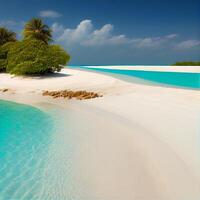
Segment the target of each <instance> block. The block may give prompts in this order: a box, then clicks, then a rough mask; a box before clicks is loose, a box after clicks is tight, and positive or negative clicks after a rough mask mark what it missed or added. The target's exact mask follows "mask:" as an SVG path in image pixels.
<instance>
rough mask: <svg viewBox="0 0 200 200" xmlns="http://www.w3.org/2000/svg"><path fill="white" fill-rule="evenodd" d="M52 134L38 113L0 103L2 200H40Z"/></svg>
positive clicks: (49, 124)
mask: <svg viewBox="0 0 200 200" xmlns="http://www.w3.org/2000/svg"><path fill="white" fill-rule="evenodd" d="M51 130H53V129H52V119H51V117H49V116H48V115H47V114H46V113H44V112H42V111H40V110H39V109H36V108H34V107H31V106H26V105H21V104H16V103H11V102H7V101H0V200H21V199H23V200H31V199H35V200H36V199H41V198H40V196H41V189H42V181H41V180H43V179H44V178H45V171H44V166H45V165H46V162H47V159H46V158H47V152H48V146H49V143H51V138H52V137H51V136H52V131H51ZM45 199H46V198H45ZM45 199H44V200H45Z"/></svg>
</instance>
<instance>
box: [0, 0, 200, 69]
mask: <svg viewBox="0 0 200 200" xmlns="http://www.w3.org/2000/svg"><path fill="white" fill-rule="evenodd" d="M0 5H1V6H0V13H1V16H0V26H6V27H8V28H10V29H12V30H14V31H16V32H17V33H18V37H19V38H20V33H21V30H22V28H23V24H24V22H26V21H27V20H29V19H30V18H32V17H42V18H43V19H44V20H45V22H46V23H47V24H48V25H49V26H50V27H51V28H52V29H53V30H54V42H55V43H59V44H61V45H62V46H63V47H64V48H65V49H66V50H67V51H68V52H69V53H70V55H71V56H72V60H71V63H70V64H72V65H73V64H74V65H93V64H94V65H102V64H149V65H151V64H156V65H163V64H172V63H174V62H176V61H180V60H181V61H182V60H200V12H199V10H200V1H199V0H190V1H189V0H182V1H179V0H177V1H176V0H173V1H172V0H168V1H167V0H160V1H158V0H148V1H147V0H146V1H144V0H123V1H119V0H84V1H83V0H57V1H55V0H48V1H47V0H42V1H41V0H40V1H39V0H34V1H33V0H29V1H25V0H15V1H13V0H10V1H8V0H0Z"/></svg>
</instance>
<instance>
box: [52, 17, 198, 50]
mask: <svg viewBox="0 0 200 200" xmlns="http://www.w3.org/2000/svg"><path fill="white" fill-rule="evenodd" d="M52 29H53V31H54V33H55V35H56V38H55V40H56V41H58V42H60V43H63V44H65V45H66V46H68V47H69V46H73V45H81V46H102V45H122V44H126V45H129V46H132V47H136V48H158V47H173V46H174V45H177V41H176V38H177V37H178V34H175V33H172V34H168V35H164V36H159V37H144V38H131V37H127V36H126V35H125V34H120V35H116V34H114V33H113V32H114V26H113V25H112V24H105V25H103V26H102V27H101V28H99V29H95V28H94V26H93V24H92V21H91V20H89V19H86V20H83V21H81V22H80V23H79V24H78V25H77V26H76V27H75V28H74V29H71V28H65V27H64V26H62V25H60V24H58V23H54V24H53V25H52ZM197 43H198V41H196V40H188V41H185V42H182V43H180V44H179V46H194V45H197Z"/></svg>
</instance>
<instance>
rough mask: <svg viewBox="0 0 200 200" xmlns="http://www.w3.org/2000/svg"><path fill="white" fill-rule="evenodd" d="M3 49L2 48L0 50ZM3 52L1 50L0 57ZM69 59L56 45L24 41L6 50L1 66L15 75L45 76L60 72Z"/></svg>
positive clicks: (30, 40) (38, 41) (37, 41)
mask: <svg viewBox="0 0 200 200" xmlns="http://www.w3.org/2000/svg"><path fill="white" fill-rule="evenodd" d="M6 45H7V44H6ZM4 48H5V47H4V46H3V47H2V48H1V49H4ZM5 51H6V50H4V51H3V50H2V57H3V53H4V52H5ZM0 52H1V51H0ZM5 55H6V56H5ZM69 59H70V56H69V55H68V54H67V53H66V52H65V51H64V50H63V49H62V48H61V47H60V46H58V45H47V44H45V43H44V42H43V41H41V40H33V39H26V40H23V41H18V42H15V43H13V44H12V45H10V46H9V48H7V53H6V54H4V59H2V60H3V61H2V62H3V64H2V66H4V68H6V71H7V72H9V73H11V74H16V75H29V74H32V75H34V74H45V73H49V72H58V71H60V70H61V68H62V65H66V64H67V62H68V61H69ZM0 66H1V64H0Z"/></svg>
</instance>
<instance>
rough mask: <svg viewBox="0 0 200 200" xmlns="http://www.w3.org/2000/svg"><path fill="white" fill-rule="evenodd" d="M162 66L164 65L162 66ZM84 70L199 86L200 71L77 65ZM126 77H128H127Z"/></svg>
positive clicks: (190, 86)
mask: <svg viewBox="0 0 200 200" xmlns="http://www.w3.org/2000/svg"><path fill="white" fill-rule="evenodd" d="M163 67H164V66H163ZM79 68H80V69H84V70H93V71H96V72H101V73H106V74H110V75H113V76H115V75H118V76H117V77H118V78H122V79H123V78H124V79H126V80H128V81H131V82H134V81H135V79H134V77H136V78H139V79H141V80H145V81H150V82H151V83H155V84H161V85H166V86H172V87H182V88H190V89H199V88H200V73H183V72H155V71H154V72H153V71H139V70H119V69H103V68H92V67H91V68H86V67H84V66H81V67H79ZM127 77H128V78H127Z"/></svg>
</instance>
